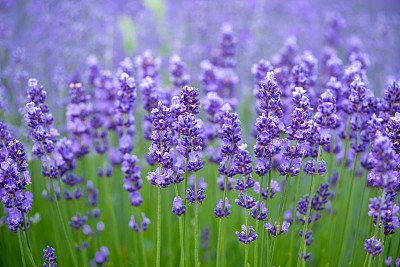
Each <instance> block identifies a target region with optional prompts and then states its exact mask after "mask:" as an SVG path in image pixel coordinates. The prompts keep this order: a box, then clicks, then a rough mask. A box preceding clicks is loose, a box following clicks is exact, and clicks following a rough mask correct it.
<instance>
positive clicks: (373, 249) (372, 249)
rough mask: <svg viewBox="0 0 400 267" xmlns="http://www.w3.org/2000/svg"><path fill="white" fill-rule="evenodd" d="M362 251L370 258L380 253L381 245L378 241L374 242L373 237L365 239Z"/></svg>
mask: <svg viewBox="0 0 400 267" xmlns="http://www.w3.org/2000/svg"><path fill="white" fill-rule="evenodd" d="M364 249H365V251H367V252H368V253H369V254H371V255H372V256H376V255H378V254H380V253H381V252H382V244H381V241H380V240H376V239H375V237H371V238H369V239H365V242H364Z"/></svg>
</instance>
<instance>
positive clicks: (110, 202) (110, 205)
mask: <svg viewBox="0 0 400 267" xmlns="http://www.w3.org/2000/svg"><path fill="white" fill-rule="evenodd" d="M106 181H107V183H108V185H106V190H105V191H106V192H105V193H106V196H107V198H108V201H107V206H108V210H109V212H110V214H111V216H110V217H111V221H112V224H113V225H114V227H113V231H114V235H113V236H114V238H113V240H114V246H115V249H116V251H117V261H118V263H119V264H122V262H121V259H122V256H121V248H120V243H119V234H118V222H117V219H116V218H117V217H116V216H115V209H114V207H113V204H114V201H113V200H112V197H113V195H112V193H111V192H110V188H111V187H112V186H111V181H112V180H111V179H107V180H106Z"/></svg>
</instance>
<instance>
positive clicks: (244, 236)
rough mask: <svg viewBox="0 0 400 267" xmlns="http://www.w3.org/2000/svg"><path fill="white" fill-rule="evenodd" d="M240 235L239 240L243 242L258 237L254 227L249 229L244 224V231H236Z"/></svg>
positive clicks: (248, 241) (246, 242)
mask: <svg viewBox="0 0 400 267" xmlns="http://www.w3.org/2000/svg"><path fill="white" fill-rule="evenodd" d="M235 233H236V234H237V235H238V240H239V241H240V242H242V243H243V244H248V243H250V242H252V241H254V240H256V239H257V237H258V235H257V234H256V233H254V229H253V227H251V226H250V227H249V230H248V231H247V229H246V225H244V224H243V225H242V231H241V232H239V231H236V232H235Z"/></svg>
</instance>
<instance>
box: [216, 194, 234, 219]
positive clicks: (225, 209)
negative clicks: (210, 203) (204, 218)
mask: <svg viewBox="0 0 400 267" xmlns="http://www.w3.org/2000/svg"><path fill="white" fill-rule="evenodd" d="M229 208H232V205H230V204H229V200H228V198H227V197H226V198H225V203H224V201H223V200H222V199H220V200H218V204H217V206H216V208H215V209H214V213H215V215H216V216H217V217H218V218H223V217H228V216H229V214H231V211H230V210H229Z"/></svg>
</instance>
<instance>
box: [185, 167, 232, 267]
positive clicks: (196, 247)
mask: <svg viewBox="0 0 400 267" xmlns="http://www.w3.org/2000/svg"><path fill="white" fill-rule="evenodd" d="M193 181H194V194H195V197H196V202H195V203H194V205H195V206H194V262H195V264H194V266H196V267H198V266H199V265H200V262H199V233H198V232H199V229H198V228H199V203H198V202H197V181H196V173H193ZM224 202H225V199H224Z"/></svg>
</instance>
